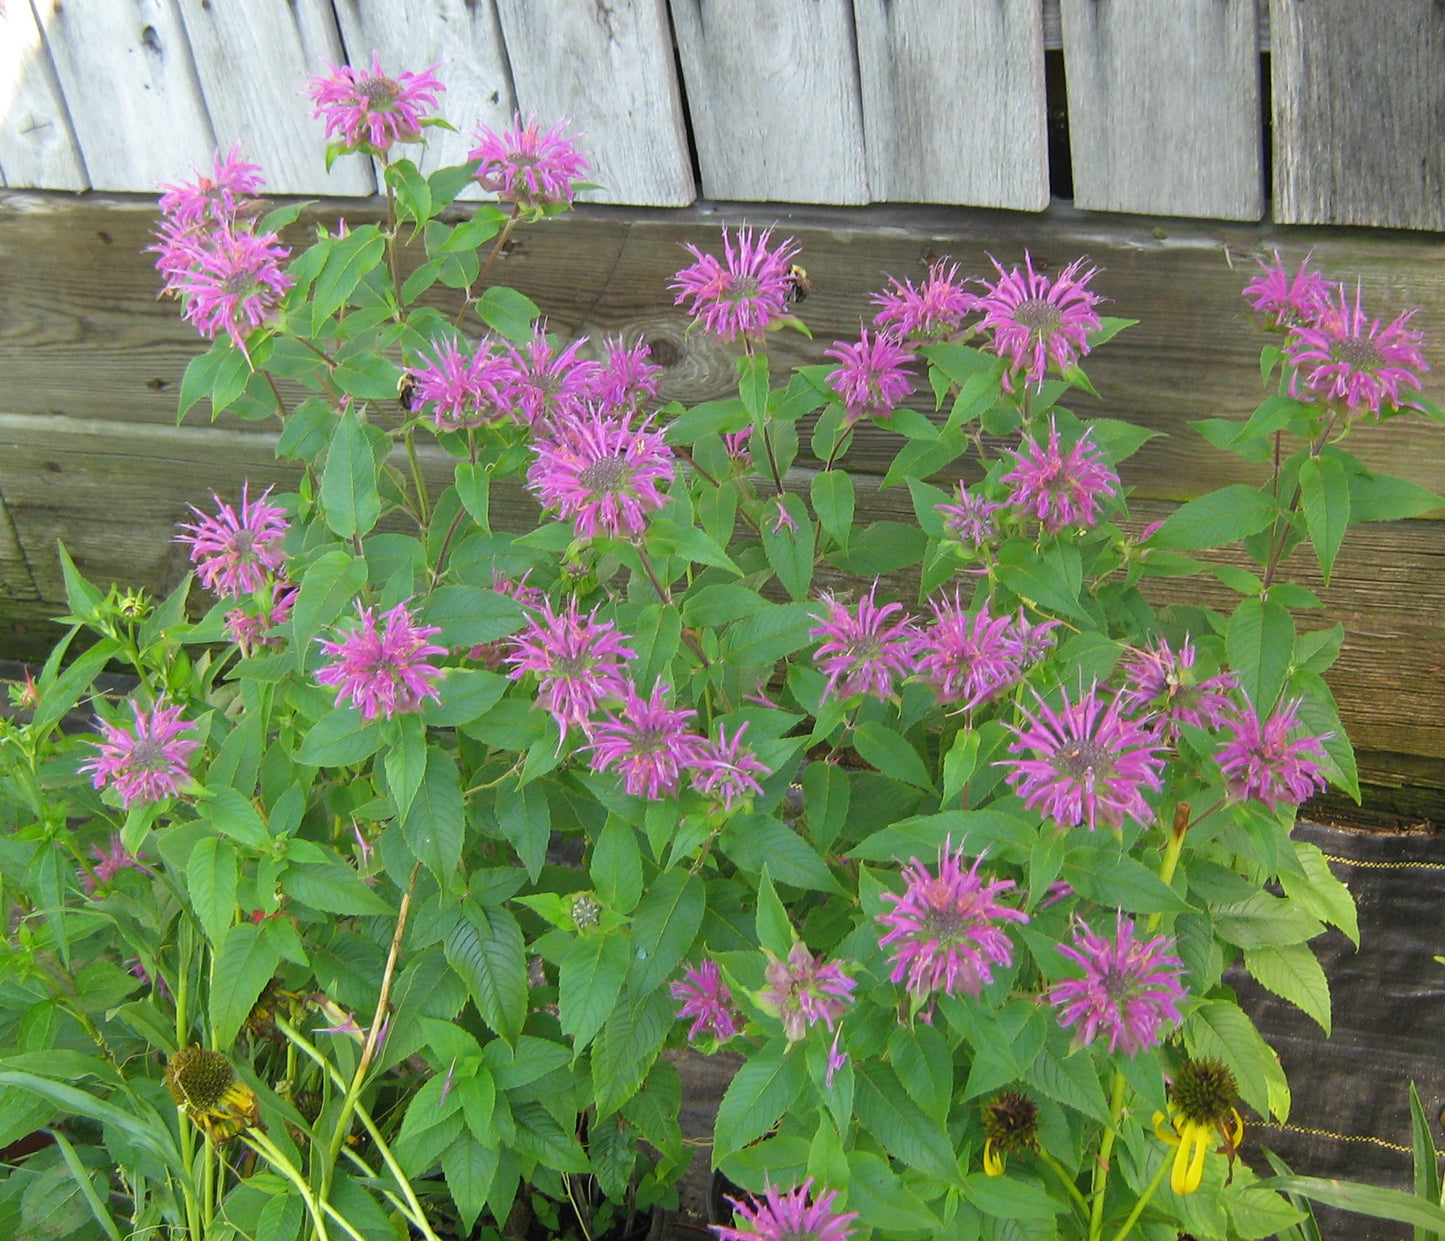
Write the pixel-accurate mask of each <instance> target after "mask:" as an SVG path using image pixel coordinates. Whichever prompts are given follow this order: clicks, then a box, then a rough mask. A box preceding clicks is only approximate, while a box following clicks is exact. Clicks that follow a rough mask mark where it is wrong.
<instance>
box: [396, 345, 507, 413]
mask: <svg viewBox="0 0 1445 1241" xmlns="http://www.w3.org/2000/svg"><path fill="white" fill-rule="evenodd" d="M432 352H433V353H434V354H435V355H436V356H435V358H434V359H428V360H427V361H426V363H425V365H423V366H420V367H415V368H413V369H411V370H410V371H409V372H408V373H409V374H410V375H411V376H412V377H413V378H414V379H415V380H416V390H415V392H414V393H413V394H412V408H413V409H416V408H418V407H420V406H423V405H427V404H434V406H435V407H434V408H433V410H432V419H433V420H434V421H435V423H436V427H437V430H438V431H460V430H463V429H464V428H466V427H480V426H485V425H488V424H494V423H499V422H505V421H507V420H508V419H510V418H512V417H514V411H515V401H514V395H515V393H514V385H515V383H516V370H515V368H514V366H513V364H512V361H511V359H510V358H509V357H508V356H507V355H506V354H500V353H496V352H494V351H493V350H492V348H491V342H490V340H483V341H482V342H481V343H480V344H478V345H477V348H476V350H475V351H474V352H473V353H472V354H471V355H470V356H468V355H467V354H465V353H463V352H462V350H461V349H460V348H458V346H457V344H456V342H455V341H450V340H437V341H433V342H432Z"/></svg>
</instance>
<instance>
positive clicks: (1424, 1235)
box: [1410, 1082, 1442, 1241]
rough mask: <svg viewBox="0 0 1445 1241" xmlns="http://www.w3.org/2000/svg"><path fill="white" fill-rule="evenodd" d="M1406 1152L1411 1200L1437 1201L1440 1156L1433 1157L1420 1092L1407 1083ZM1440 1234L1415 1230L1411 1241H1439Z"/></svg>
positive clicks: (1427, 1119)
mask: <svg viewBox="0 0 1445 1241" xmlns="http://www.w3.org/2000/svg"><path fill="white" fill-rule="evenodd" d="M1410 1152H1411V1157H1412V1161H1413V1163H1414V1165H1415V1197H1416V1198H1419V1199H1422V1200H1423V1201H1425V1202H1439V1201H1440V1156H1439V1155H1437V1154H1436V1153H1435V1136H1434V1134H1433V1133H1432V1132H1431V1130H1430V1119H1429V1117H1428V1116H1426V1115H1425V1105H1424V1104H1423V1103H1421V1102H1420V1092H1419V1091H1418V1090H1417V1089H1416V1088H1415V1083H1414V1082H1411V1083H1410ZM1441 1235H1442V1234H1441V1233H1438V1232H1431V1231H1428V1230H1426V1229H1423V1228H1416V1229H1415V1241H1440V1238H1441Z"/></svg>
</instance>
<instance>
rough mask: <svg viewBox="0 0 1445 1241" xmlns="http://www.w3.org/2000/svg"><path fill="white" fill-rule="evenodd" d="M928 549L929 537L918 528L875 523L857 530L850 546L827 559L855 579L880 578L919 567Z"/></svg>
mask: <svg viewBox="0 0 1445 1241" xmlns="http://www.w3.org/2000/svg"><path fill="white" fill-rule="evenodd" d="M927 550H928V536H927V535H926V534H924V533H923V531H922V530H920V529H919V528H918V527H917V526H908V525H904V524H903V523H902V522H901V521H875V522H870V523H869V524H868V525H867V526H864V527H863V528H862V529H861V530H855V531H854V532H853V535H852V537H851V538H850V539H849V540H848V546H847V547H846V548H844V549H842V550H839V551H834V552H829V553H828V557H827V559H828V563H829V564H831V565H833V566H835V567H836V568H839V569H842V570H843V572H844V573H851V574H853V575H854V576H855V577H878V576H880V575H882V574H885V573H894V572H896V571H897V570H899V569H906V568H908V567H910V566H911V565H915V564H917V563H918V562H919V561H920V560H922V559H923V553H924V552H925V551H927Z"/></svg>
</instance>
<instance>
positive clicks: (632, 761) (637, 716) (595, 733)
mask: <svg viewBox="0 0 1445 1241" xmlns="http://www.w3.org/2000/svg"><path fill="white" fill-rule="evenodd" d="M671 694H672V690H671V688H670V687H669V686H667V685H664V684H663V683H662V681H660V680H659V681H658V682H657V683H656V684H655V685H653V687H652V697H651V698H643V697H641V696H640V695H639V694H638V692H637V690H636V689H634V688H633V687H632V685H631V684H628V685H626V686H624V687H623V691H622V705H621V710H620V712H619V713H618V714H617V715H610V714H609V715H606V716H604V717H603V719H602V720H601V721H600V722H599V723H596V724H594V725H593V726H592V743H591V745H589V746H588V747H587V748H588V749H589V750H591V751H592V768H593V770H594V771H611V770H613V769H614V768H615V769H616V770H617V771H619V772H621V773H622V779H623V787H624V788H626V790H627V792H629V793H631V794H632V795H633V796H635V797H646V798H647V799H648V800H649V801H656V800H657V799H658V798H660V797H669V796H672V795H673V794H675V793H676V792H677V791H678V789H679V787H680V786H681V781H682V773H683V771H684V770H685V769H687V768H689V767H696V766H697V764H698V763H699V761H701V759H702V758H703V747H704V746H705V744H706V742H705V741H704V739H703V738H702V737H699V736H698V735H697V734H696V733H694V732H692V731H691V730H690V729H689V727H688V722H689V721H690V720H692V719H693V718H695V717H696V715H697V712H696V711H692V710H688V709H686V708H681V707H673V706H671V705H669V703H668V699H669V698H670V697H671Z"/></svg>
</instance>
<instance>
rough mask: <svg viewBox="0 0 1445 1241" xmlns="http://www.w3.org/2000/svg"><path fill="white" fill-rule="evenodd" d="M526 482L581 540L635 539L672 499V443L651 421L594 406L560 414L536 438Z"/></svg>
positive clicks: (544, 504)
mask: <svg viewBox="0 0 1445 1241" xmlns="http://www.w3.org/2000/svg"><path fill="white" fill-rule="evenodd" d="M532 451H533V452H535V453H536V454H537V459H536V460H535V461H534V462H532V465H531V468H530V469H529V470H528V471H527V486H528V488H529V489H530V490H531V491H532V492H533V493H534V494H535V495H536V496H537V498H538V499H539V500H540V501H541V503H542V507H543V508H545V509H548V510H551V511H555V512H556V513H557V514H558V515H559V516H560V517H562V518H563V519H564V520H570V521H571V522H572V523H573V525H574V526H575V528H576V532H577V537H578V538H579V539H594V538H597V537H598V536H599V535H603V536H605V537H608V538H614V539H616V538H635V537H637V536H638V535H640V534H641V533H642V532H643V531H644V530H646V529H647V514H648V513H651V512H655V511H656V510H657V509H660V508H661V507H662V506H663V504H664V503H666V501H665V500H664V499H663V496H662V493H661V492H659V491H658V487H659V486H660V485H661V484H663V483H665V482H667V481H668V479H670V478H671V477H672V469H673V465H672V462H673V457H672V449H671V448H669V447H668V445H667V442H666V441H665V440H664V439H663V437H662V433H661V432H660V431H656V430H654V429H653V428H652V427H650V426H649V425H648V424H647V423H645V422H644V423H642V424H641V425H640V426H636V427H634V426H633V425H632V424H631V421H630V420H629V419H627V418H615V417H609V416H608V415H607V414H605V413H603V412H602V411H601V410H600V409H596V408H589V409H585V410H583V411H581V412H580V413H578V414H577V415H576V416H575V417H572V418H564V419H558V420H556V421H554V422H553V423H552V424H551V425H550V426H549V427H548V428H547V429H546V430H545V432H543V433H542V434H540V435H539V436H538V437H537V439H536V440H535V441H534V442H533V444H532Z"/></svg>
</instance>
